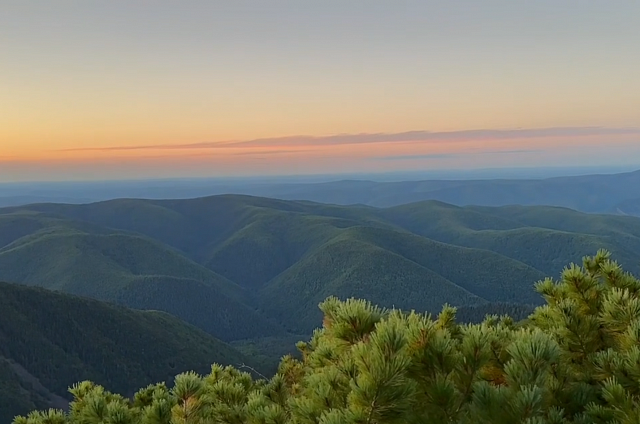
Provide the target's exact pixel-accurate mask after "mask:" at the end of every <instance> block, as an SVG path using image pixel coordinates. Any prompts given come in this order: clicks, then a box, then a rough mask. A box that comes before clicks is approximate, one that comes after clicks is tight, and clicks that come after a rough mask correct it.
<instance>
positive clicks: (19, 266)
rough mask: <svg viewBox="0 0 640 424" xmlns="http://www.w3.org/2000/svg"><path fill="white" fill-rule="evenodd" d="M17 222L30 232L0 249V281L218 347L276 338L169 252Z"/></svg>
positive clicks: (218, 284) (226, 285) (110, 236)
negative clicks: (135, 317) (130, 313)
mask: <svg viewBox="0 0 640 424" xmlns="http://www.w3.org/2000/svg"><path fill="white" fill-rule="evenodd" d="M25 215H27V217H28V218H29V219H28V220H25V219H22V220H20V219H19V214H17V213H15V214H11V215H10V216H11V218H12V219H13V221H14V222H23V223H29V225H31V226H32V228H34V229H35V231H33V232H32V233H31V234H28V235H25V236H23V237H21V238H17V237H13V238H14V240H13V241H12V242H11V243H9V244H7V245H5V246H4V247H0V277H1V278H2V279H4V280H7V281H15V282H20V283H23V284H27V285H32V286H40V287H45V288H49V289H56V290H61V291H64V292H67V293H72V294H77V295H82V296H88V297H93V298H96V299H99V300H106V301H115V302H117V303H120V304H122V305H125V306H130V307H134V308H139V309H158V310H163V311H166V312H169V313H172V314H174V315H176V316H178V317H180V318H182V319H184V320H186V321H187V322H190V323H192V324H194V325H197V326H199V327H200V328H202V329H204V330H206V331H208V332H210V333H211V334H213V335H214V336H216V337H219V338H221V339H224V340H231V339H238V338H251V337H258V336H263V335H265V334H266V335H277V334H281V333H282V330H280V328H279V326H278V325H276V324H270V323H269V322H268V321H266V320H264V319H263V318H262V317H260V316H259V315H258V314H257V313H256V311H255V310H254V309H253V308H252V307H250V306H248V305H247V304H246V303H245V301H246V299H245V298H246V295H245V291H244V289H243V288H241V287H240V286H238V285H237V284H235V283H233V282H231V281H230V280H228V279H226V278H224V277H222V276H220V275H218V274H216V273H215V272H213V271H211V270H210V269H207V268H205V267H204V266H202V265H199V264H197V263H195V262H194V261H192V260H190V259H189V258H187V257H186V256H184V255H182V254H181V253H180V252H178V251H177V250H176V249H174V248H172V247H170V246H167V245H165V244H162V243H160V242H158V241H155V240H152V239H150V238H147V237H143V236H139V235H135V234H129V233H123V232H120V231H117V230H110V229H108V228H105V227H97V229H96V228H84V230H85V231H87V232H85V231H80V230H78V229H77V227H79V226H80V225H79V223H80V224H81V222H79V221H62V220H54V219H52V218H49V217H47V216H41V217H38V216H35V217H34V216H33V215H32V214H29V213H26V214H25ZM0 218H2V216H1V215H0ZM38 218H40V219H39V220H38ZM34 221H35V222H37V223H38V224H39V227H40V228H38V227H36V225H35V224H33V222H34ZM0 222H1V220H0ZM15 227H17V225H14V228H15ZM25 227H26V225H25ZM85 227H88V226H86V225H85ZM89 231H90V232H89ZM23 232H24V231H23ZM18 235H20V234H18ZM258 322H259V323H261V325H260V328H256V323H258Z"/></svg>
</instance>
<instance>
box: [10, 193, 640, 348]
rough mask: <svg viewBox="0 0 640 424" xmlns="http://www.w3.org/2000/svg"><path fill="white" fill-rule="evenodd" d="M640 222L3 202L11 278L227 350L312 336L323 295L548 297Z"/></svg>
mask: <svg viewBox="0 0 640 424" xmlns="http://www.w3.org/2000/svg"><path fill="white" fill-rule="evenodd" d="M600 248H606V249H608V250H609V251H611V252H612V253H613V254H614V255H615V257H616V258H617V259H618V260H619V261H620V263H621V264H622V265H623V266H625V267H626V269H629V270H630V271H632V272H636V271H638V269H639V265H640V264H639V263H638V261H637V258H638V257H639V256H640V219H638V218H636V217H631V216H614V215H596V214H586V213H581V212H577V211H574V210H570V209H566V208H560V207H548V206H505V207H483V206H468V207H459V206H454V205H451V204H446V203H442V202H438V201H423V202H417V203H411V204H405V205H401V206H395V207H387V208H379V207H372V206H366V205H352V206H338V205H328V204H320V203H313V202H308V201H284V200H277V199H268V198H260V197H252V196H243V195H221V196H212V197H206V198H196V199H184V200H138V199H120V200H113V201H106V202H99V203H93V204H84V205H70V204H36V205H29V206H20V207H12V208H4V209H0V279H2V280H6V281H10V282H14V283H20V284H26V285H31V286H39V287H44V288H48V289H55V290H59V291H63V292H67V293H71V294H74V295H80V296H85V297H90V298H95V299H98V300H102V301H108V302H113V303H117V304H120V305H123V306H128V307H132V308H137V309H145V310H148V309H152V310H160V311H165V312H168V313H170V314H172V315H175V316H177V317H179V318H181V319H183V320H184V321H186V322H188V323H190V324H193V325H195V326H197V327H199V328H201V329H203V330H205V331H206V332H208V333H210V334H212V335H213V336H214V337H217V338H219V339H221V340H223V341H225V342H237V341H240V340H255V339H257V338H280V337H290V336H291V334H294V335H297V334H302V335H306V334H310V333H311V331H312V330H313V329H314V328H316V327H317V326H318V325H319V323H320V317H321V314H320V311H319V310H318V308H317V305H318V303H319V302H321V301H322V300H323V299H325V298H326V297H327V296H330V295H334V296H338V297H341V298H345V297H351V296H353V297H360V298H366V299H369V300H371V301H372V302H374V303H376V304H380V305H382V306H387V307H399V308H402V309H416V310H421V311H425V310H427V311H434V312H435V311H438V310H439V309H440V308H441V306H442V304H443V303H449V304H452V305H454V306H474V305H476V306H480V305H486V304H490V303H494V302H506V303H520V304H532V305H535V304H538V303H540V302H541V299H540V297H539V296H538V295H537V294H536V293H535V292H534V291H533V288H532V287H533V284H534V283H535V282H536V281H538V280H541V279H543V278H545V277H547V276H557V274H558V272H559V271H560V270H561V269H562V267H564V266H565V265H566V264H567V263H570V262H580V260H581V258H582V257H583V256H585V255H589V254H593V253H595V251H596V250H598V249H600Z"/></svg>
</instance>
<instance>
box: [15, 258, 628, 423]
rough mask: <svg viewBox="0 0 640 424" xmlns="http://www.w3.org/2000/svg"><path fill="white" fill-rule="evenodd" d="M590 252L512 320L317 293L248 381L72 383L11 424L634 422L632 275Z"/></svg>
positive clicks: (225, 375)
mask: <svg viewBox="0 0 640 424" xmlns="http://www.w3.org/2000/svg"><path fill="white" fill-rule="evenodd" d="M609 256H610V255H609V253H608V252H606V251H600V252H598V254H597V255H596V256H594V257H587V258H585V259H584V261H583V265H582V266H580V267H578V266H576V265H571V266H570V267H569V268H566V269H565V271H564V272H563V273H562V276H561V278H560V280H558V281H555V280H552V279H546V280H544V281H541V282H540V283H538V284H537V285H536V288H537V291H538V292H539V293H540V294H541V295H543V296H544V299H545V301H546V303H545V305H543V306H540V307H537V308H536V309H535V311H534V312H533V313H532V314H531V316H530V317H529V318H528V319H527V320H525V321H524V322H521V323H516V322H515V321H514V320H513V319H511V318H510V317H508V316H501V317H500V316H497V315H494V316H488V317H486V319H485V320H484V321H482V322H481V323H476V324H460V323H458V320H457V319H456V309H455V308H452V307H450V306H446V305H445V306H444V307H443V308H442V310H441V312H440V313H439V314H438V315H437V316H436V317H432V316H431V315H428V314H420V313H416V312H413V311H411V312H403V311H400V310H397V309H385V308H380V307H377V306H374V305H373V304H371V303H370V302H368V301H365V300H355V299H349V300H346V301H340V300H338V299H337V298H329V299H327V300H326V301H325V302H323V303H322V304H321V305H320V309H321V310H322V312H323V313H324V321H323V328H321V329H319V330H317V331H316V332H315V333H314V334H313V337H312V338H311V340H310V341H309V342H307V343H299V345H298V348H299V350H300V352H301V355H302V359H300V360H298V359H294V358H292V357H290V356H287V357H285V358H283V360H282V362H281V364H280V367H279V369H278V372H277V374H276V375H275V376H274V377H272V378H270V379H258V380H254V379H253V378H252V377H251V375H249V374H248V373H245V372H241V371H239V370H237V369H235V368H233V367H222V366H219V365H214V366H213V367H212V369H211V372H210V373H209V374H207V375H200V374H197V373H194V372H188V373H183V374H179V375H178V376H176V378H175V381H174V385H173V387H171V388H167V387H165V386H164V385H157V386H149V387H146V388H144V389H142V390H141V391H140V392H138V393H137V394H136V395H135V396H134V397H133V398H131V399H129V398H124V397H122V396H119V395H116V394H113V393H110V392H108V391H106V390H105V389H103V388H102V387H101V386H98V385H95V384H93V383H90V382H83V383H80V384H78V385H76V386H74V387H73V388H72V389H71V393H72V394H73V395H74V401H73V402H72V404H71V407H70V410H69V412H68V413H62V412H59V411H49V412H34V413H32V414H30V415H29V416H27V417H18V418H16V419H15V421H14V424H41V423H56V424H57V423H60V424H67V423H68V424H71V423H73V424H75V423H82V424H85V423H86V424H93V423H96V424H97V423H120V424H133V423H154V424H178V423H180V424H187V423H192V424H195V423H198V424H204V423H252V424H258V423H260V424H267V423H270V424H276V423H278V424H279V423H282V424H285V423H291V424H294V423H295V424H312V423H313V424H316V423H318V424H319V423H322V424H333V423H336V424H337V423H340V424H346V423H353V424H356V423H357V424H365V423H366V424H368V423H371V424H374V423H375V424H386V423H389V424H391V423H416V424H417V423H434V424H438V423H443V424H444V423H459V424H471V423H473V424H502V423H505V424H507V423H508V424H511V423H527V424H571V423H574V424H587V423H594V424H605V423H606V424H635V423H638V421H639V420H640V281H639V280H637V279H636V278H634V277H633V276H632V275H631V274H628V273H625V272H624V271H623V270H622V269H621V267H620V266H619V265H618V264H617V263H615V262H613V261H611V259H610V257H609Z"/></svg>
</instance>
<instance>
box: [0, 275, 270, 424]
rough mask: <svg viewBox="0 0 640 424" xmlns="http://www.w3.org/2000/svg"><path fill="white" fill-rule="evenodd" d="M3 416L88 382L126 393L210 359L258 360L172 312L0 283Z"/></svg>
mask: <svg viewBox="0 0 640 424" xmlns="http://www.w3.org/2000/svg"><path fill="white" fill-rule="evenodd" d="M0 310H1V311H2V313H1V314H0V422H2V423H7V422H11V420H12V418H13V417H14V416H15V415H16V414H24V413H26V412H28V411H30V410H33V409H34V408H46V407H50V406H53V407H65V405H66V402H67V399H69V398H68V393H67V388H68V387H70V386H71V385H73V384H74V383H76V382H78V381H82V380H85V379H89V380H93V381H95V382H96V383H98V384H102V385H104V386H105V387H106V388H108V389H111V390H114V391H119V392H122V393H123V394H126V395H130V394H132V393H133V391H134V390H136V389H137V388H139V387H142V386H145V385H147V384H149V383H150V382H152V381H156V380H158V381H167V382H171V381H172V380H173V376H174V375H176V374H178V373H180V372H183V371H187V370H192V369H194V370H197V371H198V372H207V371H208V370H209V369H210V366H211V364H212V363H221V364H233V365H238V364H242V363H247V364H252V365H253V366H257V367H258V368H259V369H264V368H262V365H260V364H256V363H255V362H254V361H253V360H252V359H250V358H247V357H245V356H244V355H243V354H242V353H240V352H239V351H238V350H236V349H235V348H233V347H231V346H229V345H227V344H225V343H223V342H221V341H219V340H217V339H215V338H213V337H211V336H210V335H209V334H207V333H205V332H203V331H201V330H199V329H198V328H196V327H194V326H191V325H188V324H185V323H183V322H182V321H180V320H178V319H176V318H175V317H173V316H171V315H169V314H166V313H162V312H157V311H156V312H154V311H144V312H143V311H135V310H131V309H126V308H124V307H119V306H114V305H110V304H107V303H103V302H99V301H96V300H91V299H86V298H81V297H76V296H72V295H68V294H63V293H55V292H52V291H48V290H43V289H40V288H33V287H25V286H22V285H16V284H7V283H0Z"/></svg>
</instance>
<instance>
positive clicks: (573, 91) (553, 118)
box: [0, 0, 640, 180]
mask: <svg viewBox="0 0 640 424" xmlns="http://www.w3.org/2000/svg"><path fill="white" fill-rule="evenodd" d="M214 3H215V2H208V1H200V0H196V1H194V2H192V3H190V7H186V6H183V5H181V4H179V3H174V2H169V1H159V2H154V3H153V4H152V3H147V2H141V3H140V4H138V3H131V2H126V1H122V0H114V1H112V2H106V3H104V4H92V3H91V4H90V3H81V4H75V5H74V6H71V5H70V4H69V5H64V4H59V5H56V7H52V6H51V4H50V3H48V2H44V1H42V2H37V1H36V2H28V3H27V2H14V3H10V4H9V5H8V6H7V7H6V8H5V10H3V14H2V15H1V16H0V45H2V46H3V47H6V48H3V55H2V60H1V61H0V179H3V180H17V179H24V178H45V179H65V178H71V177H72V178H80V179H82V178H112V177H113V178H115V177H118V176H119V175H121V174H126V175H136V176H163V175H183V176H188V175H190V173H193V174H198V175H209V174H210V175H214V174H215V175H218V174H225V173H232V174H252V173H255V172H260V173H269V174H273V173H278V172H282V173H296V172H302V171H305V172H312V171H313V172H324V173H328V172H334V171H335V172H337V171H338V170H343V169H344V170H349V169H352V170H354V171H359V170H367V171H376V170H393V169H406V168H407V167H411V168H415V169H421V168H424V167H435V168H451V167H454V168H465V167H470V166H474V167H495V166H506V165H514V166H539V165H545V164H547V163H549V162H553V161H561V160H562V161H564V160H579V161H580V164H586V163H592V162H594V163H595V162H597V161H598V160H606V161H608V163H615V162H616V160H620V161H623V162H625V163H630V164H631V163H637V164H639V165H640V156H639V155H638V152H637V145H640V135H639V133H638V131H635V132H634V131H630V132H629V131H627V133H625V134H619V133H618V132H617V130H616V129H620V128H640V78H638V74H639V72H640V54H638V49H637V41H635V40H638V39H640V26H639V25H637V22H638V21H639V20H640V3H631V2H629V3H628V4H626V6H619V7H617V8H611V7H605V6H603V5H604V3H602V4H596V3H597V2H594V3H586V2H585V3H583V5H582V6H581V7H579V8H576V7H569V6H568V5H566V4H563V3H562V2H557V1H554V0H553V1H552V0H540V1H539V2H531V3H526V4H525V3H523V4H518V5H516V4H511V3H507V2H505V3H503V4H500V5H499V4H498V3H499V2H496V3H495V4H494V3H491V4H489V3H487V4H486V5H482V4H480V3H478V4H477V5H476V4H475V3H474V5H471V4H469V5H467V6H463V5H461V4H457V3H455V2H452V3H442V2H432V1H410V2H408V3H407V4H406V5H405V6H406V7H404V8H402V9H400V8H398V6H397V4H396V3H395V2H379V3H376V4H377V7H371V8H370V9H367V10H362V9H361V8H360V7H357V6H356V5H355V4H350V3H349V4H345V3H340V4H338V3H335V4H334V3H332V2H320V3H318V4H311V3H304V4H303V3H298V4H295V5H294V6H292V4H291V3H287V4H285V3H286V2H283V1H280V0H276V1H274V2H273V3H272V4H269V6H268V7H267V6H266V3H261V2H254V3H252V2H247V4H246V5H245V6H246V7H245V6H242V7H241V5H239V4H236V3H229V4H228V5H227V6H226V7H225V8H222V7H219V6H215V4H214ZM249 4H252V6H250V7H249V6H248V5H249ZM542 28H544V31H542V30H541V29H542ZM553 127H572V128H578V129H579V130H575V131H573V132H571V131H569V132H568V133H565V134H563V135H561V136H559V135H557V134H556V135H554V134H547V135H544V136H536V137H531V136H528V135H526V134H525V135H524V136H523V135H522V134H520V135H518V134H516V135H513V136H511V137H510V138H508V137H504V136H500V135H498V136H497V137H496V138H492V137H487V136H481V137H476V136H475V135H465V136H464V137H463V139H459V140H454V139H452V136H451V134H450V133H451V132H453V133H455V132H456V131H464V130H478V129H494V130H496V131H503V130H505V129H506V130H508V129H513V128H520V129H524V131H534V130H536V129H540V128H553ZM584 127H605V128H609V129H611V131H608V132H607V131H604V132H602V131H601V132H598V133H597V134H593V133H590V132H589V131H586V132H585V131H584V130H580V128H584ZM407 131H426V132H443V133H446V134H448V135H444V136H443V137H441V138H438V137H435V138H434V137H427V139H426V140H413V141H411V142H406V141H404V140H401V139H394V140H393V141H391V142H377V143H372V142H370V141H367V139H366V138H367V136H362V137H361V138H360V139H359V140H358V142H357V143H355V144H349V143H342V142H341V143H333V142H329V143H328V144H322V145H317V143H315V144H314V143H311V145H309V143H304V142H298V143H296V142H292V143H287V144H286V145H284V146H283V145H279V144H278V142H277V140H278V138H279V137H293V136H300V135H309V136H317V137H332V136H334V135H337V134H377V133H385V134H391V135H393V134H399V133H403V132H407ZM261 138H272V140H270V141H267V142H264V143H262V144H259V145H256V146H253V147H251V146H252V145H251V144H249V145H247V146H244V147H241V148H235V147H234V148H231V147H225V148H219V147H217V148H211V147H210V146H209V147H207V148H193V147H191V148H178V147H176V146H179V145H187V144H196V143H212V142H225V141H232V140H235V141H246V140H255V139H261ZM396 138H397V137H396ZM453 138H455V137H453ZM273 139H276V141H274V140H273ZM165 145H172V146H173V148H170V149H168V148H162V147H159V148H144V149H131V150H126V149H109V148H112V147H132V146H165ZM605 146H608V148H609V152H610V153H612V154H616V155H619V156H617V157H610V155H609V156H608V155H607V154H606V150H605ZM86 149H92V150H86ZM392 156H395V157H396V158H395V159H394V158H391V157H392ZM397 156H402V158H397ZM408 156H415V158H414V159H409V158H407V157H408Z"/></svg>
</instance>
